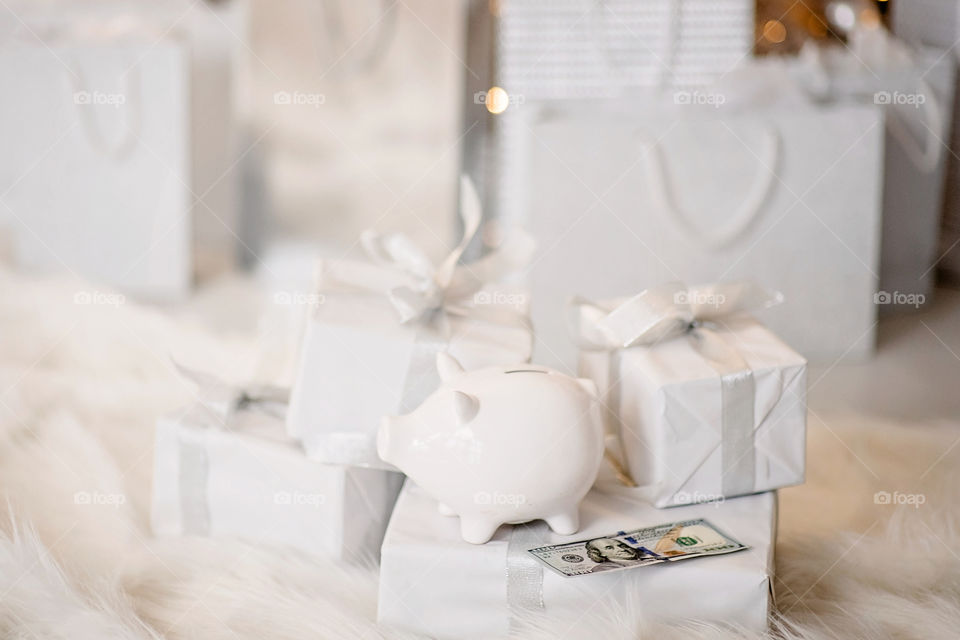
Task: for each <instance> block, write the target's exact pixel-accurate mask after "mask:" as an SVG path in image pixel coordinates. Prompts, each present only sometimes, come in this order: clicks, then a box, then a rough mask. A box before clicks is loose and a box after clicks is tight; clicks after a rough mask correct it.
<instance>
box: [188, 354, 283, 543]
mask: <svg viewBox="0 0 960 640" xmlns="http://www.w3.org/2000/svg"><path fill="white" fill-rule="evenodd" d="M173 365H174V367H176V369H177V371H178V372H179V373H180V374H181V375H182V376H183V377H184V378H186V379H187V380H190V381H191V382H193V383H195V384H196V385H197V387H198V393H197V402H198V404H199V406H200V407H202V409H203V411H204V412H203V414H202V415H200V414H196V413H194V414H188V416H190V417H193V418H196V419H197V420H198V421H199V423H200V424H199V426H202V427H206V428H215V429H222V428H229V425H230V422H231V421H232V419H233V416H234V415H236V413H237V412H238V411H247V410H255V411H259V412H262V413H265V414H268V415H272V416H273V417H276V418H280V419H282V418H283V413H284V411H285V409H286V402H287V399H288V397H289V391H287V390H286V389H283V388H280V387H272V386H237V385H230V384H227V383H225V382H223V381H222V380H220V379H219V378H217V377H216V376H212V375H210V374H207V373H204V372H202V371H197V370H195V369H190V368H188V367H185V366H183V365H181V364H179V363H177V362H175V361H174V363H173ZM177 443H178V456H179V457H178V460H179V468H178V477H177V489H178V493H179V502H180V526H181V530H182V531H183V533H184V534H186V535H200V536H203V535H209V533H210V507H209V504H208V500H207V485H208V482H209V479H210V458H209V454H208V452H207V445H208V443H207V442H206V439H205V438H201V439H197V438H194V437H184V436H183V435H182V434H180V435H179V437H178V438H177Z"/></svg>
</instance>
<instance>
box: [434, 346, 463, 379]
mask: <svg viewBox="0 0 960 640" xmlns="http://www.w3.org/2000/svg"><path fill="white" fill-rule="evenodd" d="M437 373H439V374H440V379H441V380H443V381H444V382H447V381H448V380H450V379H451V378H453V377H454V376H456V375H458V374H461V373H463V366H462V365H461V364H460V363H459V362H457V359H456V358H454V357H453V356H452V355H450V354H449V353H443V352H440V353H438V354H437Z"/></svg>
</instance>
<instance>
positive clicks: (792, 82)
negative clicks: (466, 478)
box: [0, 0, 960, 411]
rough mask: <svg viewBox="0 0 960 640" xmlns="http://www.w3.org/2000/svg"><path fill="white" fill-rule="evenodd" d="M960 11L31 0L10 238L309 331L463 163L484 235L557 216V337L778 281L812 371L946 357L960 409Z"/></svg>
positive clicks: (8, 189) (941, 381) (554, 344)
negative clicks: (958, 350)
mask: <svg viewBox="0 0 960 640" xmlns="http://www.w3.org/2000/svg"><path fill="white" fill-rule="evenodd" d="M958 40H960V3H957V2H955V1H951V0H911V1H905V0H899V1H898V0H886V1H874V0H831V1H814V0H800V1H796V2H791V1H790V0H777V1H770V0H761V1H759V2H756V1H755V0H645V1H643V2H631V1H629V0H557V1H553V2H546V1H544V0H484V1H478V0H456V1H447V0H444V1H441V0H434V1H432V2H428V1H427V0H358V1H355V2H341V1H335V0H286V1H284V2H279V3H278V2H267V1H266V0H218V1H211V0H196V1H190V0H156V1H151V2H132V1H119V0H117V1H113V0H110V1H101V0H58V1H53V0H42V1H41V0H31V1H29V2H23V1H14V0H6V1H5V2H4V3H3V6H2V7H0V83H2V86H3V87H4V100H2V101H0V139H2V140H3V147H2V152H0V260H2V262H3V264H4V268H5V269H7V270H9V271H12V272H16V273H22V274H26V275H28V276H31V277H32V276H35V275H42V274H51V273H64V274H69V275H71V276H72V277H76V278H80V279H82V280H83V281H85V282H89V283H91V284H90V285H89V286H87V287H86V288H83V289H81V290H79V292H78V294H77V295H78V298H77V300H76V302H77V304H112V303H116V302H118V301H126V300H135V301H138V302H142V303H145V304H150V305H156V306H158V307H159V308H161V309H164V310H171V311H174V310H176V311H182V310H184V309H187V310H189V311H190V312H191V313H194V314H196V315H197V316H198V317H200V318H201V319H202V321H203V322H205V323H207V324H210V325H211V326H215V327H224V328H231V329H243V330H259V331H261V332H263V334H264V336H267V335H269V336H271V337H269V338H267V337H265V338H264V340H265V344H264V347H263V348H264V349H265V350H274V351H277V352H283V353H288V354H294V353H295V352H296V346H295V345H296V343H297V336H298V331H299V327H300V323H301V321H300V318H301V317H302V315H303V310H304V308H305V307H306V304H298V302H299V301H303V300H306V301H308V300H307V298H305V297H304V296H308V294H309V293H310V291H311V290H312V289H311V287H312V279H313V271H314V266H315V261H316V258H318V257H342V256H351V257H357V256H362V255H363V250H362V247H361V246H360V243H359V242H358V238H359V237H360V234H361V232H362V231H363V230H364V229H368V228H372V229H376V230H379V231H402V232H404V233H406V234H408V235H409V236H411V237H412V238H413V239H414V241H415V242H417V243H418V244H419V245H420V246H421V247H423V248H424V250H425V251H426V252H427V253H428V254H429V255H431V256H433V257H436V258H439V257H440V256H442V255H443V254H445V253H446V252H447V251H449V250H450V249H451V248H452V247H453V246H454V245H455V244H456V243H457V242H458V241H459V232H460V229H459V226H458V225H459V217H458V211H457V202H458V196H459V188H460V187H459V184H460V183H459V181H458V176H459V175H460V174H461V173H464V174H466V175H468V176H469V177H470V178H471V179H472V180H473V181H474V183H475V184H476V186H477V188H478V191H479V192H480V195H481V200H482V202H483V207H484V225H483V227H482V230H481V233H480V234H479V236H478V238H476V239H475V240H474V242H473V243H472V245H471V248H470V253H471V255H474V256H477V255H482V254H483V253H484V252H485V251H487V250H489V249H491V248H493V247H495V246H496V245H497V244H498V243H499V242H500V241H501V239H502V238H503V237H505V236H506V235H507V234H508V233H509V230H510V229H511V228H514V227H522V228H525V229H526V230H528V231H529V232H531V233H532V234H533V236H534V237H535V239H536V240H537V243H538V248H537V253H536V255H535V257H534V259H533V260H532V262H531V264H530V266H529V267H528V268H527V269H525V270H524V271H523V272H522V273H521V274H519V275H518V279H519V280H521V281H523V282H524V283H525V284H527V285H529V286H530V288H531V305H532V313H533V319H534V323H535V326H536V328H537V332H538V337H537V350H536V359H537V360H538V361H540V362H543V363H545V364H551V365H555V366H560V367H565V368H568V369H572V368H573V366H574V363H573V359H574V356H575V348H574V345H573V344H572V342H571V341H570V340H569V338H568V337H567V336H566V329H565V319H564V313H563V305H564V303H565V301H566V299H567V298H568V297H569V296H570V295H572V294H580V295H584V296H587V297H591V298H601V297H606V296H613V295H625V294H629V293H634V292H636V291H639V290H641V289H643V288H646V287H648V286H653V285H656V284H659V283H662V282H665V281H669V280H683V281H687V282H690V283H703V282H711V281H722V280H740V279H747V278H749V279H753V280H756V281H759V282H760V283H761V284H763V285H765V286H768V287H770V288H773V289H777V290H779V291H781V292H783V294H784V296H785V303H784V304H782V305H780V306H779V307H777V308H773V309H770V310H767V311H765V312H764V315H763V319H764V320H765V321H766V322H767V323H769V324H770V325H771V327H772V328H773V329H774V330H775V331H776V332H777V333H778V334H779V335H781V336H782V337H783V338H784V339H785V340H786V341H787V342H789V343H790V344H791V345H793V346H794V347H795V348H797V349H798V350H800V351H801V352H803V353H804V354H805V355H807V356H808V357H809V358H810V359H811V361H812V362H814V363H819V365H820V366H821V367H822V369H821V370H822V371H823V372H824V374H828V373H830V372H831V370H832V369H833V365H834V363H836V362H838V361H842V362H844V363H845V367H846V368H844V371H845V372H846V373H845V377H843V378H842V379H838V380H837V382H836V384H832V385H821V387H820V389H819V390H818V391H817V392H816V393H817V394H818V395H816V396H815V397H814V400H816V399H817V398H818V397H819V401H820V402H822V403H825V404H827V405H829V404H830V403H836V404H849V403H854V404H855V403H856V402H858V401H862V403H864V404H870V403H873V406H876V403H877V402H879V403H881V404H883V403H884V402H888V401H889V402H890V403H891V404H890V406H889V407H887V409H888V410H889V411H894V410H896V408H897V407H898V406H903V405H902V404H897V400H896V396H897V393H899V392H900V391H902V390H903V388H904V387H905V386H906V387H910V385H912V384H915V383H913V382H911V381H907V382H903V381H902V380H900V378H901V376H902V372H903V370H904V369H903V368H904V367H905V366H912V365H911V364H910V363H916V362H923V363H924V366H926V367H928V369H929V370H931V371H943V372H944V374H945V375H944V376H936V377H935V378H936V380H935V381H933V382H929V383H924V384H923V385H920V386H919V387H918V388H916V389H913V390H912V391H911V392H912V393H913V394H914V397H915V396H916V394H921V395H924V394H926V395H929V396H930V398H931V402H933V403H934V404H935V405H938V406H942V405H944V403H945V405H946V406H947V407H948V408H949V409H951V410H952V409H954V408H956V407H954V406H953V405H952V404H951V403H954V402H956V400H955V399H953V398H952V397H951V396H952V394H950V393H949V392H948V391H947V390H946V387H943V386H940V385H948V384H949V380H950V379H951V377H950V374H955V371H956V369H955V368H952V369H951V367H955V365H956V364H957V363H956V362H955V361H954V358H955V357H956V356H955V354H954V356H952V357H951V356H950V355H949V353H948V352H950V353H952V351H950V347H949V345H950V344H957V342H956V340H957V339H958V338H960V330H958V329H956V328H955V326H956V324H957V323H956V322H955V320H956V318H957V317H958V316H960V296H958V294H956V293H955V289H952V288H951V287H956V284H957V282H958V281H960V248H958V245H960V158H958V156H957V154H956V151H957V148H958V145H957V144H956V142H955V141H956V136H960V127H958V126H957V122H958V113H957V111H956V108H955V90H956V84H957V73H956V60H957V57H956V50H957V44H958ZM924 314H926V315H924ZM267 326H268V327H269V328H270V329H269V331H268V330H267V329H265V328H264V327H267ZM924 327H926V329H925V328H924ZM951 332H952V333H951ZM903 334H907V335H909V336H913V337H912V338H902V335H903ZM930 334H933V336H931V335H930ZM878 336H879V338H878ZM934 337H935V338H936V340H933V339H932V338H934ZM878 339H879V342H880V344H881V345H883V343H884V341H887V343H888V348H887V351H886V352H884V353H890V354H894V355H889V356H886V355H884V353H881V354H880V357H879V359H871V358H875V356H876V348H877V344H878ZM902 340H906V342H903V343H902V342H901V341H902ZM911 340H912V341H911ZM921 343H923V345H926V346H918V345H920V344H921ZM901 344H903V345H906V346H900V345H901ZM944 346H946V347H947V348H946V349H944ZM927 352H935V353H936V354H937V355H935V356H926V355H923V354H925V353H927ZM293 357H294V356H290V358H293ZM290 358H286V359H285V358H279V359H278V362H279V364H275V366H274V367H273V369H271V371H270V372H269V374H268V375H267V377H270V378H272V379H275V380H281V381H284V380H286V379H287V378H288V377H289V374H290ZM884 358H887V359H890V360H889V364H886V363H887V360H885V359H884ZM917 358H920V359H921V360H917ZM940 358H942V359H940ZM884 367H887V368H886V369H885V368H884ZM938 367H939V368H938ZM868 371H869V372H870V374H869V376H868V373H867V372H868ZM878 371H880V373H877V372H878ZM884 371H887V372H888V373H887V374H883V372H884ZM884 375H887V377H885V378H883V379H884V380H886V382H884V383H883V384H884V385H885V386H884V387H882V388H884V389H889V388H892V389H893V397H894V399H890V397H891V396H890V395H888V394H883V393H879V392H878V388H879V387H877V386H876V384H878V383H877V382H876V380H877V379H878V376H880V377H881V378H882V377H883V376H884ZM953 379H954V380H955V379H956V378H955V377H954V378H953ZM916 384H919V383H916ZM828 387H829V388H828ZM878 396H882V397H881V398H880V399H878Z"/></svg>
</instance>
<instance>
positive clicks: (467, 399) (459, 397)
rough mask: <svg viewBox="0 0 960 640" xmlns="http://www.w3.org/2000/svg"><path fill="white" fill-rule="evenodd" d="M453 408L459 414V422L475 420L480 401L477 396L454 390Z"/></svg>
mask: <svg viewBox="0 0 960 640" xmlns="http://www.w3.org/2000/svg"><path fill="white" fill-rule="evenodd" d="M453 410H454V411H455V412H456V414H457V422H458V423H459V424H466V423H468V422H470V421H471V420H473V418H474V417H475V416H476V415H477V412H478V411H479V410H480V401H479V400H478V399H477V397H476V396H472V395H470V394H469V393H464V392H463V391H454V392H453Z"/></svg>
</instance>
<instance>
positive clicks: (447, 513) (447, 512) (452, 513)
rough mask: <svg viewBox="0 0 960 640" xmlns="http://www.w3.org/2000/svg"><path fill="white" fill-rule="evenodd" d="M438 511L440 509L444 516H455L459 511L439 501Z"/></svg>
mask: <svg viewBox="0 0 960 640" xmlns="http://www.w3.org/2000/svg"><path fill="white" fill-rule="evenodd" d="M437 511H439V512H440V515H442V516H455V515H457V512H456V511H454V510H453V509H451V508H450V507H448V506H447V505H445V504H443V503H442V502H438V503H437Z"/></svg>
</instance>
